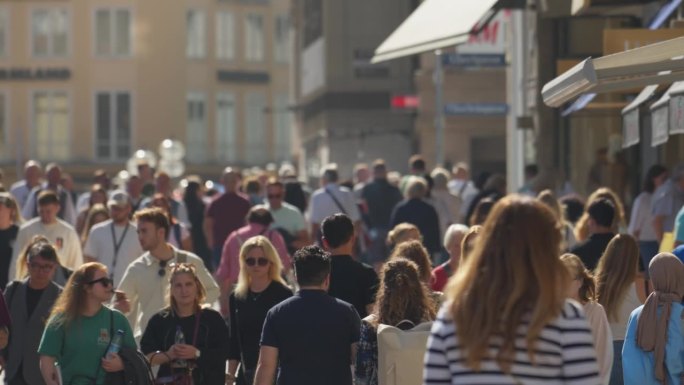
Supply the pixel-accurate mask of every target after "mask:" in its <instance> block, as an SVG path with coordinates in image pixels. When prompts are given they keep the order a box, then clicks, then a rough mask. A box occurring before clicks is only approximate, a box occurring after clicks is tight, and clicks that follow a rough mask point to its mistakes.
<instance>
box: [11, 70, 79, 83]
mask: <svg viewBox="0 0 684 385" xmlns="http://www.w3.org/2000/svg"><path fill="white" fill-rule="evenodd" d="M69 78H71V70H69V69H68V68H0V81H8V80H68V79H69Z"/></svg>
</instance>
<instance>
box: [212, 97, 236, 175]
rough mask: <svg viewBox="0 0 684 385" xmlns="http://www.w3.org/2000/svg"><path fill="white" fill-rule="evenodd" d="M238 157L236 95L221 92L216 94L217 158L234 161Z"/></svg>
mask: <svg viewBox="0 0 684 385" xmlns="http://www.w3.org/2000/svg"><path fill="white" fill-rule="evenodd" d="M237 158H238V157H237V130H236V121H235V95H234V94H232V93H230V92H219V93H218V94H217V95H216V159H218V160H221V161H226V162H234V161H236V160H237Z"/></svg>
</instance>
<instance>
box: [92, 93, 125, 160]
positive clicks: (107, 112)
mask: <svg viewBox="0 0 684 385" xmlns="http://www.w3.org/2000/svg"><path fill="white" fill-rule="evenodd" d="M131 121H132V119H131V95H130V93H128V92H98V93H97V94H96V95H95V125H96V128H95V130H96V134H95V157H96V158H97V159H101V160H121V159H126V158H128V157H129V156H130V155H131Z"/></svg>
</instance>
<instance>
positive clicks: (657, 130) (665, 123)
mask: <svg viewBox="0 0 684 385" xmlns="http://www.w3.org/2000/svg"><path fill="white" fill-rule="evenodd" d="M683 89H684V82H675V83H673V84H672V85H671V86H670V88H668V89H667V91H665V93H664V94H663V96H661V97H660V99H658V101H657V102H655V103H653V104H651V107H650V110H651V146H653V147H656V146H659V145H661V144H663V143H666V142H667V140H668V138H669V136H670V98H671V97H672V94H673V93H676V92H680V91H681V90H683Z"/></svg>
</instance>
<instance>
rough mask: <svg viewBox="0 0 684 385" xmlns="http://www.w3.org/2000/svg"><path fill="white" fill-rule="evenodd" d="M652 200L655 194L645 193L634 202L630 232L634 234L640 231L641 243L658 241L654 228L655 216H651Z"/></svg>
mask: <svg viewBox="0 0 684 385" xmlns="http://www.w3.org/2000/svg"><path fill="white" fill-rule="evenodd" d="M652 199H653V194H651V193H649V192H646V191H644V192H642V193H641V194H639V196H638V197H637V198H636V200H634V206H633V207H632V216H631V219H632V220H631V221H630V222H629V228H628V231H629V233H630V234H633V233H634V232H635V231H637V230H638V231H639V240H640V241H655V240H657V239H658V237H657V236H656V232H655V229H654V228H653V214H651V201H652Z"/></svg>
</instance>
